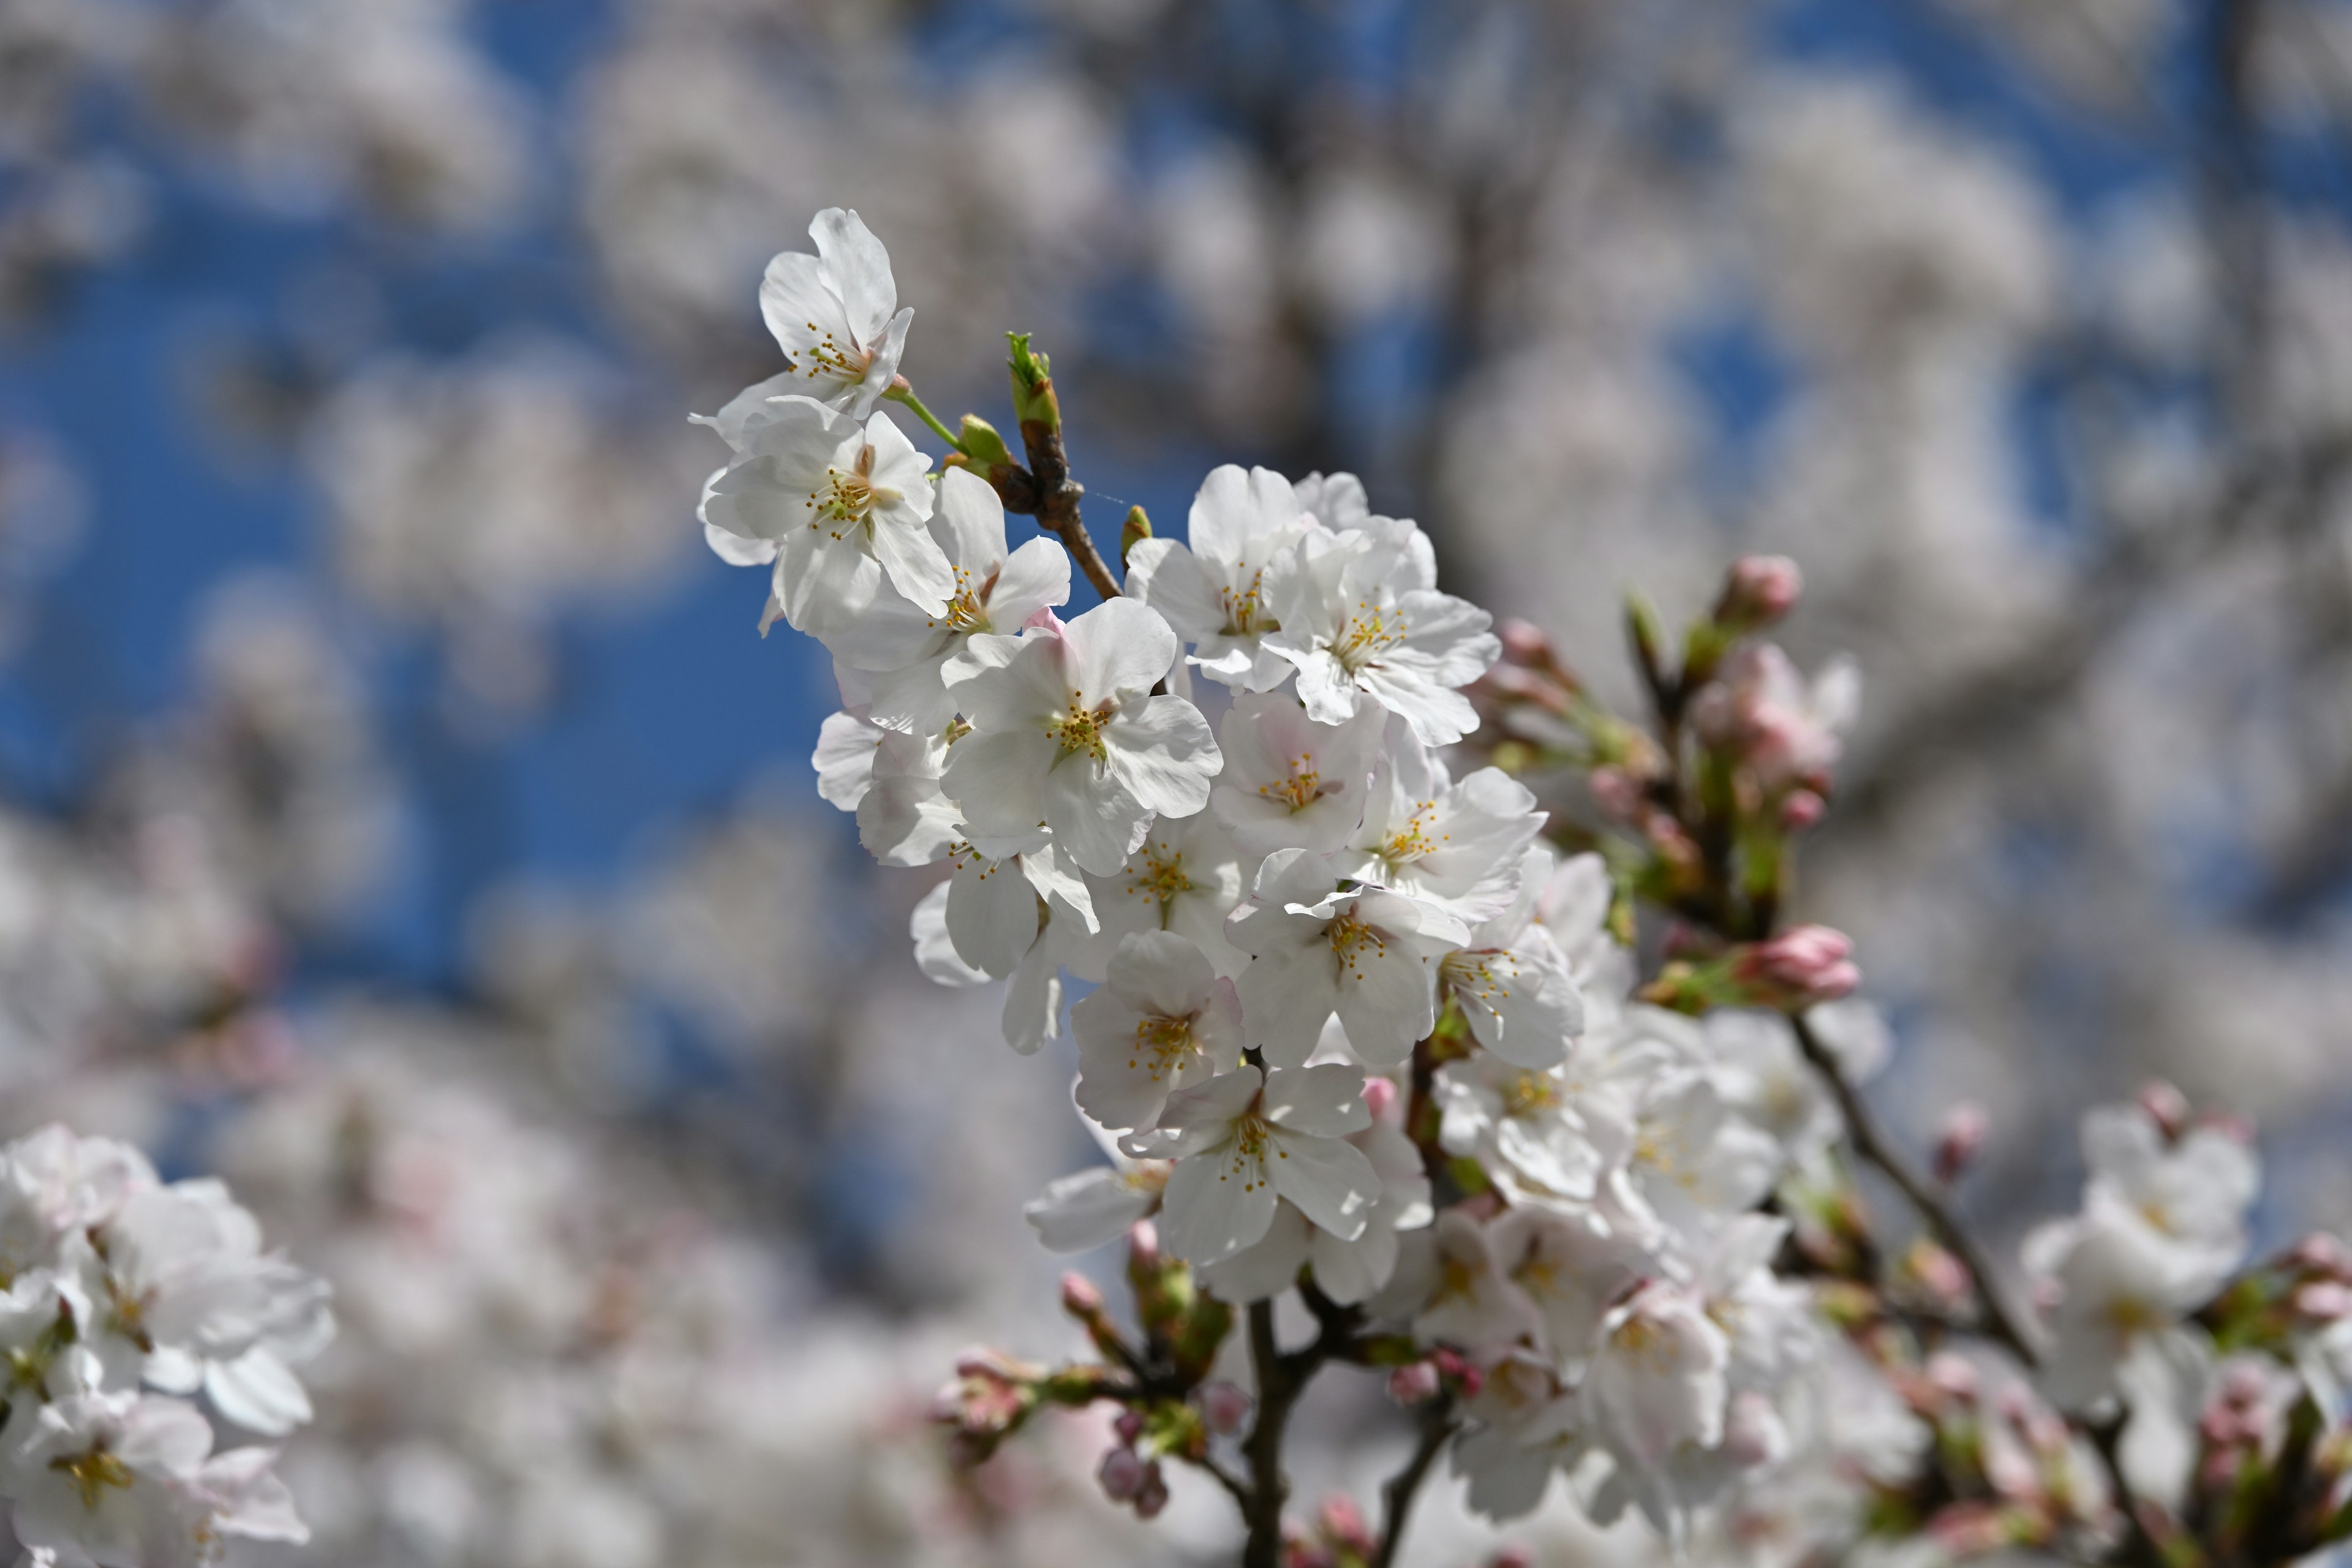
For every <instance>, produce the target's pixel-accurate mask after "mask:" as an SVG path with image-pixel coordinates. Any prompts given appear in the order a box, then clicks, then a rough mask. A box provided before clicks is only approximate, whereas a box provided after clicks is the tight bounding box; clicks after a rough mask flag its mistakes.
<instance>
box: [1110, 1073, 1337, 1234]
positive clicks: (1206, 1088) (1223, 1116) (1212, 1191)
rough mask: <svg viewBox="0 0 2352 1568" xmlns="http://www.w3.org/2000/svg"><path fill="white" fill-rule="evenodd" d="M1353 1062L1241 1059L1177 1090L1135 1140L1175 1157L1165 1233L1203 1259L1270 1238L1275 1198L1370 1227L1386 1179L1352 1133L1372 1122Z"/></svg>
mask: <svg viewBox="0 0 2352 1568" xmlns="http://www.w3.org/2000/svg"><path fill="white" fill-rule="evenodd" d="M1363 1091H1364V1079H1363V1075H1362V1074H1360V1073H1359V1072H1357V1071H1356V1070H1355V1069H1353V1068H1346V1067H1338V1066H1332V1067H1317V1068H1276V1069H1274V1070H1273V1071H1271V1072H1265V1073H1261V1072H1260V1071H1259V1070H1258V1069H1257V1068H1254V1067H1243V1068H1240V1069H1238V1070H1237V1071H1234V1072H1230V1073H1227V1074H1225V1075H1224V1076H1223V1077H1222V1078H1215V1079H1210V1080H1209V1081H1208V1082H1207V1083H1204V1084H1201V1085H1199V1086H1198V1087H1196V1088H1192V1089H1181V1090H1179V1091H1178V1092H1177V1093H1175V1094H1173V1095H1171V1096H1170V1097H1169V1100H1168V1105H1167V1108H1166V1109H1165V1110H1162V1111H1161V1112H1160V1125H1159V1128H1158V1129H1157V1130H1156V1131H1151V1132H1148V1133H1144V1134H1140V1135H1139V1136H1138V1137H1135V1138H1131V1139H1129V1141H1128V1143H1129V1152H1131V1153H1133V1154H1134V1155H1136V1156H1137V1157H1139V1158H1152V1159H1172V1160H1174V1161H1175V1162H1176V1170H1175V1173H1173V1174H1172V1175H1171V1176H1170V1177H1169V1178H1168V1191H1167V1194H1166V1195H1165V1197H1164V1198H1163V1200H1162V1205H1161V1209H1160V1241H1161V1242H1162V1243H1163V1244H1164V1245H1165V1246H1166V1247H1167V1248H1168V1250H1169V1252H1170V1253H1171V1254H1172V1255H1173V1256H1175V1257H1177V1258H1183V1259H1184V1260H1186V1261H1187V1262H1190V1263H1194V1264H1210V1263H1215V1262H1218V1261H1219V1260H1221V1259H1223V1258H1230V1257H1232V1256H1233V1255H1234V1253H1236V1252H1239V1251H1240V1250H1242V1248H1244V1247H1248V1246H1251V1245H1252V1244H1253V1243H1255V1242H1256V1241H1257V1240H1258V1239H1259V1238H1260V1237H1264V1236H1265V1233H1266V1230H1267V1228H1268V1227H1269V1226H1272V1225H1273V1223H1274V1215H1275V1209H1276V1199H1277V1197H1280V1198H1286V1199H1288V1200H1289V1201H1290V1202H1291V1203H1292V1204H1293V1205H1296V1206H1297V1209H1298V1211H1299V1213H1301V1214H1303V1215H1306V1216H1307V1219H1308V1220H1309V1221H1311V1222H1312V1223H1314V1224H1315V1225H1317V1226H1321V1227H1322V1228H1323V1229H1325V1230H1328V1231H1330V1232H1331V1233H1332V1234H1333V1235H1335V1236H1339V1237H1343V1238H1350V1239H1351V1238H1353V1237H1358V1236H1361V1235H1362V1234H1363V1232H1364V1226H1365V1225H1366V1224H1367V1223H1368V1221H1369V1215H1370V1209H1371V1205H1373V1203H1374V1202H1375V1201H1376V1200H1377V1199H1378V1198H1379V1197H1380V1194H1381V1180H1380V1177H1379V1175H1378V1174H1377V1173H1375V1172H1374V1171H1373V1170H1372V1166H1371V1163H1370V1161H1368V1160H1366V1159H1365V1158H1364V1156H1363V1154H1362V1153H1361V1152H1360V1151H1358V1150H1357V1149H1356V1148H1355V1146H1354V1145H1352V1144H1350V1143H1349V1142H1347V1141H1346V1139H1347V1135H1348V1134H1349V1133H1350V1132H1360V1131H1363V1130H1364V1129H1365V1128H1366V1127H1368V1126H1370V1124H1371V1112H1370V1110H1368V1109H1367V1108H1366V1107H1365V1104H1364V1092H1363Z"/></svg>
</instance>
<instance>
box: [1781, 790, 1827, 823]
mask: <svg viewBox="0 0 2352 1568" xmlns="http://www.w3.org/2000/svg"><path fill="white" fill-rule="evenodd" d="M1828 810H1829V804H1828V803H1827V802H1826V801H1824V800H1822V797H1821V796H1820V795H1815V794H1814V793H1813V792H1812V791H1811V790H1809V789H1792V790H1790V792H1789V795H1788V798H1787V799H1785V800H1783V801H1781V802H1780V826H1782V827H1783V828H1786V829H1787V830H1788V831H1789V832H1790V833H1803V832H1805V831H1807V830H1808V829H1810V828H1811V827H1812V826H1814V825H1816V824H1817V823H1819V822H1820V821H1821V819H1822V816H1823V815H1824V814H1825V813H1826V812H1827V811H1828Z"/></svg>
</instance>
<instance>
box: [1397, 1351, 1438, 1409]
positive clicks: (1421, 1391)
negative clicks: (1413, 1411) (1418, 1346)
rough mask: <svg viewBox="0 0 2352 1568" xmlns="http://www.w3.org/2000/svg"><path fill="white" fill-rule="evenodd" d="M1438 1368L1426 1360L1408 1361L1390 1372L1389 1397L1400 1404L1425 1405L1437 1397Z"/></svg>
mask: <svg viewBox="0 0 2352 1568" xmlns="http://www.w3.org/2000/svg"><path fill="white" fill-rule="evenodd" d="M1437 1388H1438V1377H1437V1368H1436V1367H1434V1366H1433V1365H1431V1364H1430V1363H1427V1362H1425V1361H1416V1362H1407V1363H1405V1364H1404V1365H1402V1366H1401V1367H1399V1368H1397V1369H1396V1370H1395V1371H1394V1372H1391V1373H1389V1397H1390V1398H1391V1399H1393V1400H1395V1401H1396V1402H1397V1403H1398V1404H1399V1405H1423V1404H1426V1403H1427V1402H1428V1401H1430V1400H1433V1399H1434V1398H1436V1397H1437Z"/></svg>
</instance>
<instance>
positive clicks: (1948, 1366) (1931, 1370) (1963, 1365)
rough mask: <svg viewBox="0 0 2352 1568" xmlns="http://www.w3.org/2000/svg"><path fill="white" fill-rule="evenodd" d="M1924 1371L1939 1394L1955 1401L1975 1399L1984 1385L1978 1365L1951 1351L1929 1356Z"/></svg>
mask: <svg viewBox="0 0 2352 1568" xmlns="http://www.w3.org/2000/svg"><path fill="white" fill-rule="evenodd" d="M1922 1370H1923V1371H1924V1372H1925V1373H1927V1382H1928V1384H1929V1385H1930V1386H1931V1387H1933V1388H1934V1389H1935V1390H1936V1392H1937V1393H1938V1394H1945V1395H1948V1397H1950V1398H1953V1399H1974V1398H1975V1397H1976V1396H1977V1390H1978V1388H1979V1387H1980V1386H1981V1385H1982V1384H1981V1379H1980V1378H1979V1375H1978V1373H1977V1368H1976V1363H1974V1362H1972V1361H1969V1359H1968V1358H1966V1357H1965V1356H1958V1355H1954V1354H1953V1353H1952V1352H1949V1351H1938V1352H1936V1353H1935V1354H1934V1355H1931V1356H1929V1357H1928V1358H1927V1366H1926V1367H1925V1368H1924V1369H1922Z"/></svg>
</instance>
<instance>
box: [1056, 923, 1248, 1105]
mask: <svg viewBox="0 0 2352 1568" xmlns="http://www.w3.org/2000/svg"><path fill="white" fill-rule="evenodd" d="M1070 1032H1071V1033H1072V1034H1073V1035H1075V1036H1076V1037H1077V1042H1078V1085H1077V1091H1076V1099H1077V1102H1078V1109H1079V1110H1083V1111H1085V1112H1086V1113H1087V1115H1088V1116H1091V1117H1093V1118H1094V1119H1095V1121H1097V1122H1099V1123H1101V1124H1102V1125H1103V1126H1105V1127H1108V1128H1110V1129H1112V1130H1114V1131H1126V1130H1129V1129H1132V1130H1134V1131H1149V1130H1150V1128H1151V1127H1152V1126H1153V1125H1154V1124H1156V1123H1157V1122H1158V1121H1159V1120H1160V1110H1161V1108H1162V1107H1163V1106H1165V1105H1166V1104H1167V1102H1168V1097H1169V1096H1170V1095H1171V1094H1172V1093H1174V1092H1176V1091H1177V1090H1179V1089H1187V1088H1190V1087H1191V1086H1192V1085H1193V1084H1195V1083H1199V1082H1201V1081H1202V1080H1204V1079H1210V1078H1213V1077H1215V1076H1216V1075H1217V1074H1219V1073H1225V1072H1231V1071H1233V1070H1234V1068H1236V1067H1237V1066H1239V1065H1240V1063H1241V1055H1242V1005H1241V1000H1240V998H1239V997H1237V996H1235V995H1234V983H1233V982H1232V981H1230V980H1227V979H1225V978H1223V976H1221V975H1219V974H1218V973H1217V972H1216V971H1215V970H1214V969H1213V968H1212V967H1211V966H1210V963H1209V961H1208V959H1207V958H1206V957H1204V956H1203V955H1202V952H1201V950H1200V949H1199V948H1198V947H1197V946H1195V945H1193V944H1192V942H1188V941H1187V940H1185V939H1184V938H1183V937H1181V936H1179V935H1177V934H1176V933H1175V932H1173V931H1134V932H1130V933H1129V934H1128V935H1126V936H1123V937H1121V938H1120V939H1119V942H1118V951H1117V952H1115V953H1114V954H1113V955H1112V957H1111V961H1110V973H1109V978H1108V980H1107V981H1106V982H1105V983H1104V984H1102V985H1101V986H1100V987H1098V988H1097V990H1095V991H1094V992H1093V993H1091V994H1088V995H1087V997H1086V998H1085V999H1084V1000H1082V1001H1080V1002H1079V1003H1078V1004H1077V1005H1076V1006H1074V1007H1072V1008H1071V1009H1070Z"/></svg>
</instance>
